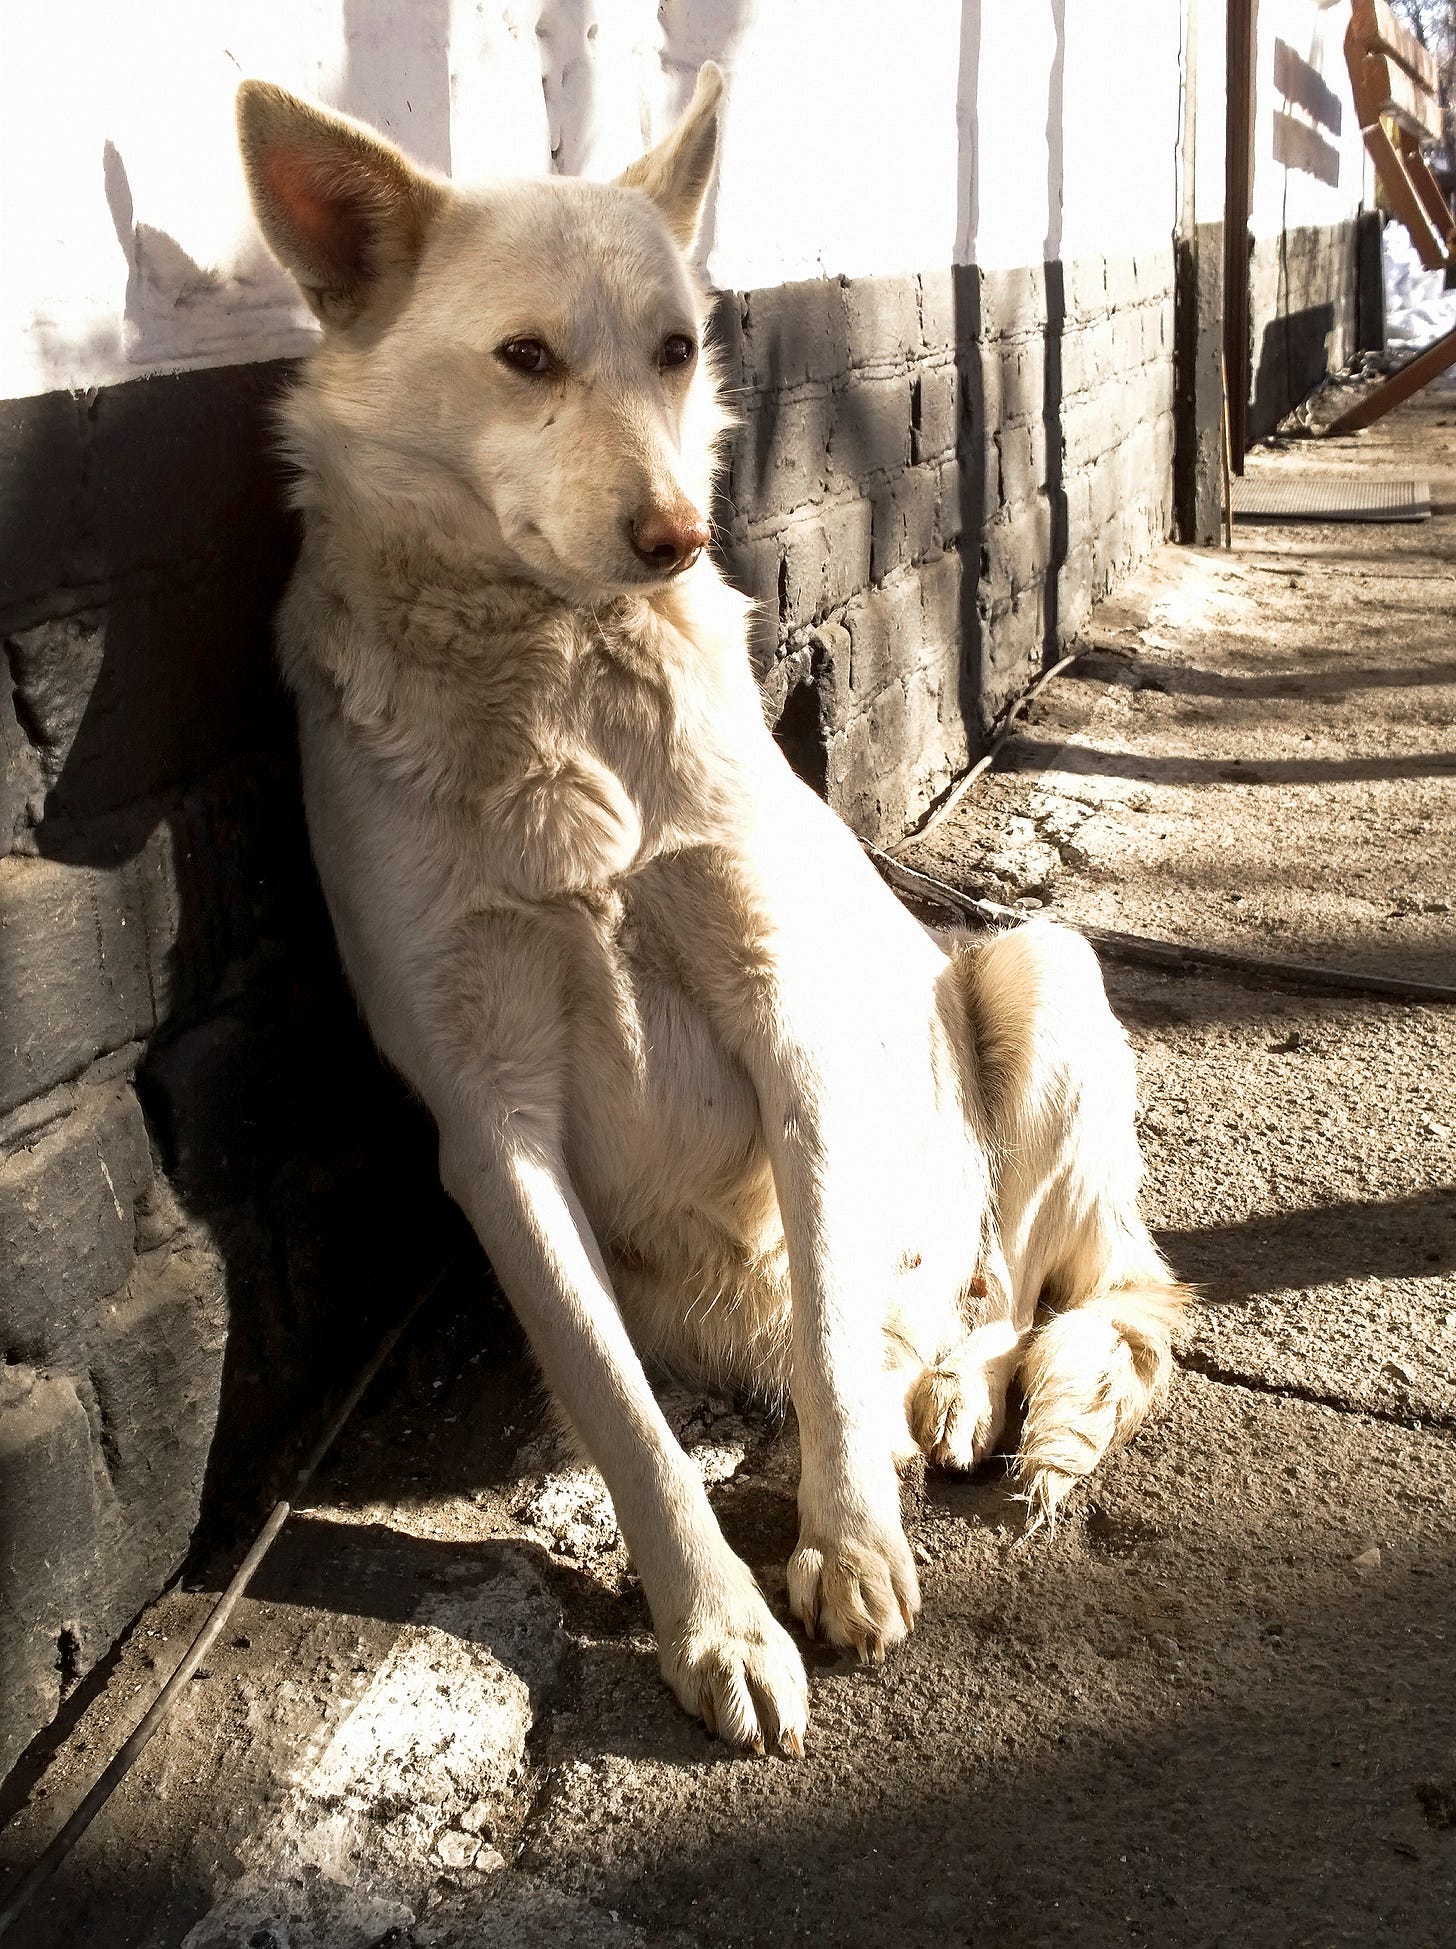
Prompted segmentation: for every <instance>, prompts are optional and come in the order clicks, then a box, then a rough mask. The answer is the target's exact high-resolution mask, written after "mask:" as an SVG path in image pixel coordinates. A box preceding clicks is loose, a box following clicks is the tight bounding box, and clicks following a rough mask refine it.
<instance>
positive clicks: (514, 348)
mask: <svg viewBox="0 0 1456 1949" xmlns="http://www.w3.org/2000/svg"><path fill="white" fill-rule="evenodd" d="M495 355H496V357H497V358H498V359H499V360H501V362H502V363H503V364H505V365H508V366H509V367H510V368H511V370H512V371H513V372H530V373H534V374H535V375H536V376H537V377H538V378H539V377H541V376H543V375H544V374H546V373H548V372H554V371H555V370H556V361H555V359H553V358H552V356H551V354H550V353H549V352H548V351H547V350H546V347H545V346H544V345H543V344H542V343H541V341H540V339H539V338H508V339H507V340H506V342H505V344H504V345H497V347H496V348H495Z"/></svg>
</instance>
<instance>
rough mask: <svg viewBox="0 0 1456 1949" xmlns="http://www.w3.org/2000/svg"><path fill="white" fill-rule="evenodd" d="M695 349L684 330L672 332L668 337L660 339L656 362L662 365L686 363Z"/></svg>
mask: <svg viewBox="0 0 1456 1949" xmlns="http://www.w3.org/2000/svg"><path fill="white" fill-rule="evenodd" d="M697 349H698V348H697V346H696V345H694V343H693V341H692V340H691V339H690V338H689V337H688V336H687V334H686V333H685V332H673V333H672V334H671V336H670V337H668V338H665V339H664V340H663V341H662V349H661V351H659V353H658V355H657V363H658V364H659V365H664V366H666V365H686V364H687V362H688V360H689V359H690V358H691V357H692V356H693V354H694V352H696V351H697Z"/></svg>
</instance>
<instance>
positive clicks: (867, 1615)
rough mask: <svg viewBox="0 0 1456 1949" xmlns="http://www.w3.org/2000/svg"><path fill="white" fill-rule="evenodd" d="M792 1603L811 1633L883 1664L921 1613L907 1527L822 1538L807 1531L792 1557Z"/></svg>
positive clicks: (864, 1659) (863, 1658) (864, 1660)
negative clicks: (831, 1540)
mask: <svg viewBox="0 0 1456 1949" xmlns="http://www.w3.org/2000/svg"><path fill="white" fill-rule="evenodd" d="M789 1608H790V1609H791V1610H792V1611H793V1613H794V1615H795V1617H797V1618H798V1620H799V1622H800V1623H801V1624H802V1625H803V1627H804V1630H805V1632H806V1633H807V1635H808V1636H809V1637H811V1638H813V1637H823V1638H824V1639H826V1640H827V1642H828V1643H830V1644H832V1645H838V1646H840V1647H841V1648H842V1649H844V1650H849V1651H855V1652H858V1654H859V1657H860V1661H861V1663H862V1664H876V1665H879V1664H883V1662H884V1658H885V1653H886V1652H887V1651H889V1650H890V1649H891V1648H892V1647H893V1646H895V1645H897V1644H900V1643H901V1642H902V1641H903V1640H904V1639H905V1638H907V1637H908V1636H909V1635H910V1633H911V1631H912V1630H913V1629H914V1628H915V1620H916V1618H917V1617H918V1616H919V1614H920V1584H919V1580H918V1579H917V1577H916V1575H915V1564H914V1560H913V1559H912V1557H911V1555H910V1549H909V1545H908V1544H907V1543H906V1541H905V1536H904V1532H903V1531H901V1532H900V1533H899V1535H892V1534H891V1533H889V1532H888V1531H881V1532H877V1533H875V1534H874V1535H871V1536H865V1537H841V1538H840V1539H839V1540H838V1541H837V1542H834V1543H828V1542H825V1543H822V1544H820V1543H813V1542H810V1541H808V1540H807V1539H806V1538H805V1537H802V1536H801V1537H800V1539H799V1547H798V1548H797V1549H796V1550H795V1551H794V1554H793V1556H792V1557H790V1559H789Z"/></svg>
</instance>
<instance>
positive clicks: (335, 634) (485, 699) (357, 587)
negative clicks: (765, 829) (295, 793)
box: [282, 550, 763, 905]
mask: <svg viewBox="0 0 1456 1949" xmlns="http://www.w3.org/2000/svg"><path fill="white" fill-rule="evenodd" d="M312 553H313V560H312V561H310V562H308V564H307V567H306V570H305V572H304V573H303V574H302V575H300V577H299V578H298V579H297V580H296V582H295V585H294V589H293V590H292V591H291V593H290V597H289V601H288V604H287V606H286V608H285V613H284V618H283V628H282V640H283V657H284V667H285V671H286V673H287V674H288V676H289V678H290V680H291V681H292V682H293V683H294V685H295V687H297V688H299V689H300V690H301V691H302V692H304V693H305V695H309V694H311V695H312V697H313V699H314V701H315V703H316V704H322V706H323V708H324V711H325V713H326V714H327V715H328V716H329V717H330V718H332V720H333V721H334V723H335V725H336V726H337V728H338V730H339V732H340V733H341V734H342V736H343V738H344V740H345V741H346V743H347V744H348V746H349V747H350V751H351V755H352V757H353V758H354V759H355V760H356V761H357V762H359V763H360V764H361V765H362V767H363V768H364V769H365V770H366V771H368V772H372V773H373V774H375V775H376V777H377V778H378V780H379V782H380V784H381V785H382V786H387V787H388V788H390V789H391V791H392V794H398V795H400V796H402V797H403V798H404V799H405V800H407V801H408V802H409V803H410V805H411V806H412V808H413V809H414V810H415V811H416V812H417V813H419V814H421V815H422V816H425V817H427V818H428V819H429V820H430V821H432V822H433V823H434V824H435V825H436V827H437V828H438V829H439V839H440V842H441V849H442V850H443V851H445V852H448V854H449V855H450V857H451V859H452V861H453V862H454V871H455V877H456V880H457V887H456V899H457V901H458V900H464V901H466V902H468V903H469V904H472V905H479V904H480V903H482V902H485V903H489V902H490V901H491V900H492V899H503V900H507V901H511V902H518V901H524V902H534V901H550V900H556V899H560V898H563V897H570V896H573V895H584V894H594V893H595V894H602V893H606V892H607V891H608V890H609V889H611V888H612V887H613V886H615V885H616V884H617V883H618V882H619V881H620V880H621V879H622V877H623V876H624V875H625V874H627V873H628V872H629V871H631V870H633V869H636V868H640V867H642V866H643V865H645V864H646V863H647V862H648V861H650V860H652V859H654V858H656V857H658V856H660V855H661V854H663V853H665V852H671V851H674V850H679V849H681V848H682V847H684V846H685V845H693V844H701V843H705V842H711V841H712V840H713V839H714V838H715V837H717V836H719V835H720V834H721V833H723V832H724V831H725V829H727V828H729V827H731V826H732V824H733V822H734V818H735V802H736V800H737V799H738V797H739V793H740V789H741V787H740V779H739V771H740V765H741V752H742V748H743V730H744V727H745V718H746V717H752V718H753V720H754V722H753V724H752V730H753V732H754V733H756V736H757V738H758V739H761V738H762V737H763V726H762V719H761V717H759V716H758V715H757V700H756V697H755V696H754V694H753V691H752V686H751V681H750V680H749V679H748V673H747V671H746V669H745V670H742V671H741V672H740V670H739V669H738V668H737V667H736V666H737V665H741V661H742V658H741V650H740V651H739V654H738V657H737V658H736V659H735V658H734V657H733V656H732V655H731V654H728V650H729V646H730V645H731V644H732V643H733V640H734V633H735V631H736V630H741V616H742V603H741V599H740V598H738V597H737V596H735V595H734V594H733V592H732V591H731V590H729V589H727V588H726V587H724V586H723V585H722V584H721V583H720V582H719V581H718V579H717V577H716V576H715V575H713V574H712V573H711V571H710V572H709V573H707V574H706V575H703V576H700V577H699V578H697V581H696V586H695V588H694V590H693V592H692V593H691V594H689V593H688V592H687V591H683V590H673V591H671V592H669V593H667V594H664V595H663V596H661V597H659V598H658V599H657V600H656V602H655V603H649V602H647V601H645V600H640V599H623V600H619V601H615V602H612V603H610V604H607V605H604V606H603V607H602V608H601V609H600V610H599V611H584V610H577V609H572V608H569V607H567V606H566V605H564V604H562V603H560V602H558V601H556V600H555V599H554V598H553V597H551V596H550V595H548V594H546V593H545V592H543V591H541V590H539V589H536V588H534V587H532V586H530V585H528V584H525V583H519V582H508V581H501V580H483V579H481V578H479V577H472V576H469V575H468V574H465V573H463V572H462V570H461V566H460V565H459V564H458V563H453V562H449V561H447V560H437V559H432V558H431V557H429V556H426V557H425V559H424V560H423V561H421V559H420V556H419V551H418V550H412V551H410V552H409V553H406V552H405V551H400V552H399V553H398V554H394V553H392V552H390V551H380V552H379V553H377V554H376V555H375V556H374V558H373V559H372V561H371V562H370V563H369V565H368V572H367V573H366V574H364V575H360V574H359V572H358V564H357V563H350V564H349V565H348V572H347V573H345V574H339V573H337V572H331V570H333V569H335V568H336V565H335V564H334V563H332V562H331V561H330V559H329V555H328V552H327V551H326V550H314V551H312ZM346 590H347V594H346V593H345V591H346ZM462 880H463V881H466V882H468V885H466V884H461V883H459V882H461V881H462Z"/></svg>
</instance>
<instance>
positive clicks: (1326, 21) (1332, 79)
mask: <svg viewBox="0 0 1456 1949" xmlns="http://www.w3.org/2000/svg"><path fill="white" fill-rule="evenodd" d="M1257 19H1258V35H1259V45H1258V55H1257V59H1258V93H1257V97H1256V101H1255V109H1254V198H1253V215H1252V220H1251V229H1252V231H1253V234H1254V236H1255V238H1263V237H1277V236H1278V235H1279V234H1280V232H1281V231H1283V230H1285V229H1289V230H1298V229H1302V228H1306V227H1309V228H1315V227H1323V226H1327V225H1330V224H1337V223H1345V222H1348V220H1349V219H1350V218H1351V217H1353V216H1354V215H1355V213H1356V212H1357V211H1358V210H1359V208H1360V205H1361V202H1362V199H1363V195H1364V189H1365V145H1364V142H1363V141H1362V139H1361V135H1360V124H1359V122H1358V121H1357V119H1356V116H1355V104H1354V101H1353V98H1352V96H1351V94H1350V71H1349V69H1348V67H1347V66H1346V64H1345V47H1344V43H1345V29H1346V27H1348V25H1349V24H1350V9H1349V6H1348V5H1347V4H1346V0H1336V4H1334V5H1328V4H1324V5H1322V4H1320V0H1259V7H1258V10H1257ZM1276 41H1283V42H1284V43H1285V45H1286V46H1288V47H1290V48H1292V49H1293V50H1294V52H1295V53H1296V54H1297V55H1299V56H1300V58H1301V59H1302V60H1305V61H1307V62H1308V63H1309V65H1310V66H1311V67H1312V68H1314V69H1315V70H1316V71H1317V72H1318V74H1319V75H1320V78H1321V79H1322V80H1323V81H1324V82H1325V84H1326V86H1328V87H1329V88H1330V89H1331V90H1332V91H1333V93H1334V94H1335V95H1336V96H1337V97H1338V98H1339V102H1340V108H1341V127H1340V132H1339V134H1338V135H1336V134H1334V133H1333V132H1332V131H1331V130H1330V129H1328V128H1318V129H1317V133H1318V135H1319V136H1320V138H1321V139H1322V140H1323V141H1325V142H1327V143H1329V144H1330V145H1331V146H1332V147H1333V148H1335V149H1336V150H1337V151H1338V152H1339V182H1338V183H1337V184H1326V183H1323V182H1321V181H1320V179H1319V178H1318V177H1317V176H1314V175H1312V174H1310V173H1309V172H1308V171H1307V170H1304V169H1298V168H1288V167H1285V166H1283V165H1281V164H1280V162H1279V161H1278V160H1277V158H1276V153H1275V139H1274V136H1275V117H1276V116H1277V115H1279V114H1281V113H1283V114H1287V115H1290V116H1292V117H1293V118H1294V120H1295V121H1296V122H1299V123H1302V124H1307V125H1308V126H1309V127H1310V128H1311V129H1315V128H1316V124H1315V123H1314V122H1313V121H1312V120H1311V118H1310V117H1309V116H1308V115H1307V114H1306V113H1305V111H1304V110H1303V109H1302V108H1300V107H1299V106H1297V105H1292V104H1291V103H1289V102H1288V101H1286V100H1285V99H1284V98H1283V97H1282V96H1281V95H1280V94H1279V93H1278V92H1277V90H1276V88H1275V86H1274V47H1275V43H1276Z"/></svg>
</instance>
